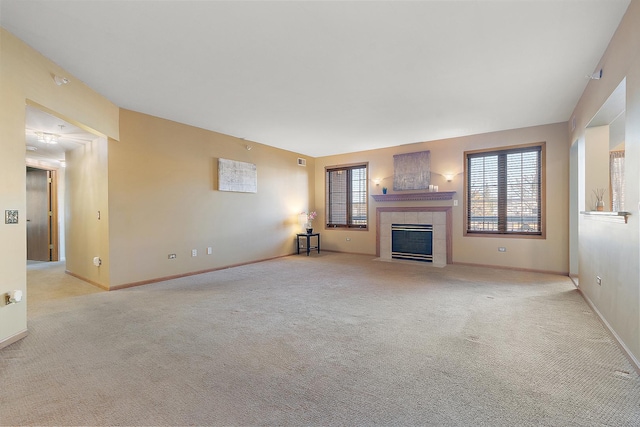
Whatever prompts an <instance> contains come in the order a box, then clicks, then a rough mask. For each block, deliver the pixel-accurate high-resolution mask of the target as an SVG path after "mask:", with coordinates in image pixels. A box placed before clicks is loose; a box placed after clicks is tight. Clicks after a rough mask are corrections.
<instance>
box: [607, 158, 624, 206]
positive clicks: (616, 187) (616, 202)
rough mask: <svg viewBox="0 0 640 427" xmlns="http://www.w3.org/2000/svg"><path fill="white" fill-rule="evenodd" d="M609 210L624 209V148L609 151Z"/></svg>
mask: <svg viewBox="0 0 640 427" xmlns="http://www.w3.org/2000/svg"><path fill="white" fill-rule="evenodd" d="M609 173H610V174H611V177H610V179H609V182H610V185H611V211H612V212H620V211H624V150H621V151H611V152H609Z"/></svg>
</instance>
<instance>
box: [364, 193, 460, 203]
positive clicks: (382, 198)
mask: <svg viewBox="0 0 640 427" xmlns="http://www.w3.org/2000/svg"><path fill="white" fill-rule="evenodd" d="M454 194H456V192H455V191H427V192H424V193H393V194H372V195H371V197H373V200H375V201H376V202H406V201H414V200H451V199H453V196H454Z"/></svg>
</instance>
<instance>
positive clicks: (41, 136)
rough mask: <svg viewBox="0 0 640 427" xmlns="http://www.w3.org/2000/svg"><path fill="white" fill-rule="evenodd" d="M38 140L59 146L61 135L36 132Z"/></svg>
mask: <svg viewBox="0 0 640 427" xmlns="http://www.w3.org/2000/svg"><path fill="white" fill-rule="evenodd" d="M36 138H37V139H38V142H43V143H45V144H57V143H58V138H60V135H56V134H55V133H48V132H36Z"/></svg>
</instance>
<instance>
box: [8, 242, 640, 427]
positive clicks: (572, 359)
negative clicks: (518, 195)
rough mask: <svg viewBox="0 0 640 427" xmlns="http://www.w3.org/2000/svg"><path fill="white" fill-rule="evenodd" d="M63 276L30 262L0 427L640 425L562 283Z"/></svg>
mask: <svg viewBox="0 0 640 427" xmlns="http://www.w3.org/2000/svg"><path fill="white" fill-rule="evenodd" d="M56 269H57V274H56ZM62 271H63V267H62V266H61V265H58V266H56V265H50V266H48V267H47V266H45V267H42V266H40V265H38V266H37V268H33V266H30V268H29V273H28V277H29V290H28V292H29V295H28V297H29V306H28V312H29V314H28V316H29V330H30V334H29V336H28V337H27V338H26V339H24V340H22V341H19V342H17V343H15V344H13V345H11V346H9V347H7V348H5V349H2V350H0V402H2V405H1V406H2V410H0V424H3V425H53V424H55V425H226V426H229V425H349V426H355V425H358V426H359V425H367V426H370V425H385V426H386V425H403V426H407V425H434V426H436V425H437V426H469V425H474V426H481V425H486V426H514V425H525V426H526V425H542V426H559V425H562V426H565V425H577V426H637V425H640V378H639V377H638V375H637V374H636V372H635V371H634V369H633V367H632V366H631V365H630V364H629V362H628V361H627V359H626V358H625V357H624V356H623V354H622V353H621V352H620V350H619V349H618V347H617V346H616V344H615V343H614V342H613V341H612V339H611V338H610V337H609V335H608V334H607V332H606V331H605V329H604V327H603V326H602V325H601V323H600V322H599V321H598V319H597V318H596V316H595V314H594V313H593V312H592V311H591V310H590V309H589V307H588V306H587V304H586V303H585V302H584V300H583V299H582V297H581V296H580V295H579V293H578V292H577V291H576V290H575V288H574V287H573V285H572V283H571V282H570V280H569V279H568V278H567V277H562V276H554V275H548V274H535V273H522V272H515V271H507V270H494V269H487V268H477V267H466V266H456V265H449V266H446V267H444V268H434V267H429V266H425V265H422V264H406V263H402V264H400V263H390V262H379V261H375V260H372V259H371V257H368V256H362V255H345V254H336V253H322V254H320V255H317V254H315V255H312V256H310V257H306V256H302V255H301V256H291V257H286V258H281V259H276V260H272V261H268V262H262V263H257V264H252V265H247V266H242V267H238V268H231V269H227V270H221V271H218V272H213V273H208V274H203V275H198V276H191V277H186V278H182V279H176V280H171V281H166V282H162V283H156V284H151V285H147V286H141V287H137V288H131V289H126V290H121V291H115V292H102V291H99V290H97V289H95V288H93V287H91V286H90V285H86V284H84V283H83V282H81V281H76V279H73V278H72V277H69V276H63V275H62ZM54 277H57V279H54ZM66 280H69V284H68V285H61V283H63V282H65V281H66ZM55 286H61V288H62V289H63V290H66V292H63V293H64V295H63V296H60V294H59V293H58V291H53V290H51V289H49V288H50V287H55ZM69 289H71V290H69ZM56 295H58V296H60V297H56Z"/></svg>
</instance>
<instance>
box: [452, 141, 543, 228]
mask: <svg viewBox="0 0 640 427" xmlns="http://www.w3.org/2000/svg"><path fill="white" fill-rule="evenodd" d="M528 148H536V149H538V148H539V150H540V206H539V209H540V232H539V233H537V232H536V233H527V232H518V231H478V230H476V231H474V230H469V157H470V156H471V157H478V155H483V154H484V155H486V156H490V155H496V154H509V153H515V152H522V151H526V150H527V149H528ZM546 158H547V156H546V142H544V141H543V142H534V143H528V144H519V145H510V146H504V147H493V148H486V149H481V150H469V151H465V152H464V157H463V161H464V187H463V192H464V197H463V201H464V203H463V209H464V210H463V214H462V216H463V236H465V237H501V238H518V239H546V238H547V231H546V230H547V218H546V212H547V208H546V198H547V197H546V195H547V192H546V181H547V173H546ZM503 185H504V182H503ZM498 212H499V213H498V215H501V213H500V212H503V213H504V212H505V210H504V207H499V208H498ZM502 220H503V221H504V220H506V215H505V216H503V218H502ZM499 222H500V219H499Z"/></svg>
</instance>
